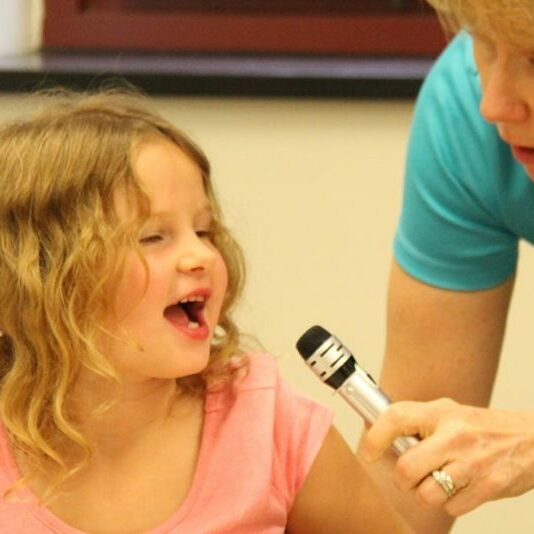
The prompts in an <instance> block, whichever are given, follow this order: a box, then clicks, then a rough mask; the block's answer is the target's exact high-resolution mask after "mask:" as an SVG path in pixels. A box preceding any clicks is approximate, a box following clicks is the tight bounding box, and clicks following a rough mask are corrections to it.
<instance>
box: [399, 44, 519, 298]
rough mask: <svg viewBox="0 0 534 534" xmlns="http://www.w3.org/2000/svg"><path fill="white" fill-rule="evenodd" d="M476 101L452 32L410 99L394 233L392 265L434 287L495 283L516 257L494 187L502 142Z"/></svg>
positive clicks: (474, 76) (466, 56)
mask: <svg viewBox="0 0 534 534" xmlns="http://www.w3.org/2000/svg"><path fill="white" fill-rule="evenodd" d="M479 105H480V83H479V79H478V73H477V71H476V67H475V64H474V61H473V54H472V42H471V39H470V37H469V36H467V35H466V34H460V35H459V36H457V37H456V38H455V39H454V41H453V42H452V43H451V44H450V45H449V47H448V49H447V50H446V51H445V52H444V54H443V55H442V57H441V58H440V59H439V60H438V61H437V63H436V65H435V66H434V67H433V69H432V70H431V72H430V74H429V76H428V77H427V79H426V81H425V83H424V84H423V87H422V89H421V92H420V95H419V97H418V99H417V103H416V108H415V114H414V119H413V123H412V129H411V133H410V140H409V145H408V154H407V162H406V173H405V186H404V197H403V206H402V211H401V216H400V220H399V224H398V228H397V233H396V236H395V240H394V255H395V258H396V260H397V261H398V263H399V264H400V266H401V267H402V268H403V269H404V270H406V271H407V272H408V273H409V274H411V275H412V276H414V277H415V278H417V279H420V280H421V281H423V282H425V283H428V284H431V285H435V286H438V287H443V288H449V289H458V290H475V289H482V288H487V287H491V286H495V285H497V284H499V283H500V282H502V281H503V280H505V279H506V278H507V277H508V276H510V275H511V274H512V272H513V271H514V270H515V266H516V262H517V241H518V240H517V237H516V236H515V235H514V234H513V233H512V232H510V231H509V230H508V228H507V226H506V222H505V219H504V217H503V215H502V210H501V206H500V205H499V195H498V193H497V189H496V187H497V185H496V184H497V182H498V180H496V177H497V176H498V175H500V176H502V175H503V173H506V172H507V169H506V168H505V163H504V162H507V161H509V160H510V158H509V154H506V150H508V152H509V149H508V147H506V145H505V144H504V143H503V142H502V141H500V139H499V136H498V134H497V131H496V129H495V127H494V126H493V125H490V124H488V123H486V122H485V121H484V119H483V118H482V116H481V115H480V111H479Z"/></svg>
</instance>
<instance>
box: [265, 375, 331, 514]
mask: <svg viewBox="0 0 534 534" xmlns="http://www.w3.org/2000/svg"><path fill="white" fill-rule="evenodd" d="M332 420H333V411H332V410H330V409H329V408H326V407H325V406H322V405H320V404H318V403H317V402H315V401H313V400H311V399H308V398H306V397H305V396H303V395H301V394H299V393H297V392H296V391H295V390H293V388H292V387H291V386H290V385H289V384H287V383H286V382H285V381H284V380H283V379H281V378H279V380H278V386H277V400H276V423H275V428H274V443H275V450H276V459H275V466H274V477H273V480H274V484H275V486H276V487H277V489H278V491H279V492H280V493H281V494H282V496H283V498H284V500H285V501H286V503H287V507H288V509H289V508H291V506H292V505H293V501H294V499H295V497H296V495H297V493H298V492H299V490H300V488H301V487H302V484H303V483H304V481H305V479H306V476H307V475H308V473H309V471H310V468H311V466H312V464H313V462H314V460H315V458H316V456H317V453H318V452H319V450H320V448H321V447H322V445H323V442H324V439H325V437H326V434H327V432H328V430H329V429H330V427H331V425H332Z"/></svg>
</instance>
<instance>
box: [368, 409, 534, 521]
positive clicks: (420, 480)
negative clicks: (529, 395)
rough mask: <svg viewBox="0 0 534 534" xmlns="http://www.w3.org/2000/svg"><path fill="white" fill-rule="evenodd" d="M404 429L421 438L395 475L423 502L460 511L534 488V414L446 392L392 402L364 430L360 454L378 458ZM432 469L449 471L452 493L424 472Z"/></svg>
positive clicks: (401, 486) (398, 482)
mask: <svg viewBox="0 0 534 534" xmlns="http://www.w3.org/2000/svg"><path fill="white" fill-rule="evenodd" d="M409 435H419V436H420V437H421V438H423V439H422V441H421V442H420V443H419V444H417V445H415V446H414V447H412V448H411V449H409V450H408V451H407V452H405V453H404V454H403V455H402V456H401V457H400V458H399V459H398V460H397V464H396V468H395V473H394V481H395V484H396V485H397V486H398V488H399V489H400V490H401V491H404V492H413V493H414V494H415V497H416V499H418V500H419V501H420V503H421V504H424V505H428V506H443V507H444V508H445V509H446V510H447V512H448V513H449V514H451V515H453V516H460V515H462V514H465V513H467V512H469V511H471V510H473V509H475V508H477V507H478V506H480V505H481V504H483V503H485V502H487V501H491V500H496V499H502V498H504V497H513V496H517V495H520V494H522V493H525V492H526V491H528V490H530V489H532V488H533V487H534V413H530V412H512V411H501V410H490V409H486V408H477V407H473V406H466V405H461V404H458V403H456V402H454V401H452V400H450V399H440V400H436V401H431V402H426V403H423V402H397V403H394V404H393V405H391V406H390V408H388V410H387V411H386V412H385V413H383V414H382V415H381V416H380V417H379V418H378V420H377V421H376V422H375V424H374V425H373V426H372V427H371V428H370V429H369V431H368V432H367V435H366V436H365V438H364V440H363V442H362V448H361V451H360V452H361V456H362V458H363V459H364V460H367V461H373V460H376V459H378V458H379V457H380V456H382V454H383V453H384V452H385V451H386V450H387V449H388V448H389V446H390V445H391V444H392V442H393V441H394V440H395V439H396V438H397V437H399V436H409ZM435 470H444V471H445V472H446V473H448V474H449V475H450V476H451V477H452V480H453V481H454V485H455V488H456V493H455V495H453V496H451V497H448V496H447V493H446V491H445V490H444V489H443V488H442V487H441V486H440V485H439V484H438V483H437V482H436V481H435V480H434V478H433V477H432V476H429V475H431V473H432V472H433V471H435Z"/></svg>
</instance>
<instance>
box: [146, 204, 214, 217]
mask: <svg viewBox="0 0 534 534" xmlns="http://www.w3.org/2000/svg"><path fill="white" fill-rule="evenodd" d="M171 215H172V211H170V210H161V211H154V212H151V213H150V215H149V219H165V218H167V217H169V216H171ZM204 216H206V217H210V218H212V217H213V208H212V207H211V205H210V204H206V205H204V206H201V207H200V208H199V209H198V210H196V212H195V217H204Z"/></svg>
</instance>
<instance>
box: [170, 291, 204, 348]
mask: <svg viewBox="0 0 534 534" xmlns="http://www.w3.org/2000/svg"><path fill="white" fill-rule="evenodd" d="M205 306H206V299H205V297H204V296H201V295H197V296H192V297H187V298H184V299H182V300H180V301H179V302H177V303H176V304H172V305H171V306H167V307H166V308H165V310H164V311H163V316H164V317H165V319H167V321H169V322H170V323H171V324H172V325H173V326H174V327H175V328H177V329H178V330H180V331H182V332H184V333H185V334H187V335H188V336H190V337H193V338H195V339H202V338H205V337H206V336H207V335H208V334H209V328H208V325H207V324H206V321H205V319H204V313H203V312H204V308H205Z"/></svg>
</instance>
